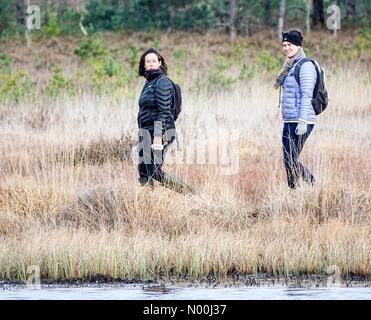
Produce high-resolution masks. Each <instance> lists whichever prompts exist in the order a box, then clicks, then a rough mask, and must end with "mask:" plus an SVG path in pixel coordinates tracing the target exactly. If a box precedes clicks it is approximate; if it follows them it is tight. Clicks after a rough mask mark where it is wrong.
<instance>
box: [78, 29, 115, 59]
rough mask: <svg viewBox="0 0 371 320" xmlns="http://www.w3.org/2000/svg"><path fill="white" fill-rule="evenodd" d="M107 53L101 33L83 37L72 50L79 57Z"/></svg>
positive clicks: (100, 55) (97, 55)
mask: <svg viewBox="0 0 371 320" xmlns="http://www.w3.org/2000/svg"><path fill="white" fill-rule="evenodd" d="M108 53H109V52H108V50H107V48H106V45H105V43H104V41H103V37H102V35H101V34H92V35H89V36H87V37H84V38H83V39H82V40H81V42H80V44H79V46H78V47H77V48H76V49H75V50H74V54H75V55H77V56H78V57H79V58H99V57H103V56H105V55H107V54H108Z"/></svg>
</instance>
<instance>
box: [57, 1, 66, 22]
mask: <svg viewBox="0 0 371 320" xmlns="http://www.w3.org/2000/svg"><path fill="white" fill-rule="evenodd" d="M65 6H66V1H65V0H59V6H58V21H60V20H61V19H62V17H63V15H64V11H65Z"/></svg>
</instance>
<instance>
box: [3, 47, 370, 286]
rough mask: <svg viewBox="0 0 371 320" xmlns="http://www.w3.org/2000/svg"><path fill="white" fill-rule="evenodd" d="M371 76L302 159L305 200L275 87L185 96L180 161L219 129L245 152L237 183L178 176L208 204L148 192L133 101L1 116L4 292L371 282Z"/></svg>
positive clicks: (357, 83) (180, 167) (336, 89)
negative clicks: (106, 280)
mask: <svg viewBox="0 0 371 320" xmlns="http://www.w3.org/2000/svg"><path fill="white" fill-rule="evenodd" d="M164 41H165V40H164ZM200 72H202V70H201V71H200ZM369 76H370V75H369V73H368V72H367V71H365V70H362V69H361V67H360V66H356V67H355V68H354V69H343V70H340V71H338V72H337V74H331V75H330V77H329V83H328V84H329V91H330V94H331V99H332V100H331V104H330V106H329V108H328V110H326V112H325V113H324V114H323V115H321V116H320V117H318V123H317V124H316V126H315V129H314V131H313V133H312V135H311V137H310V138H309V140H308V142H307V144H306V146H305V148H304V151H303V154H302V159H303V162H304V163H305V164H306V165H307V166H308V167H309V168H310V169H311V170H312V171H313V172H314V174H315V176H316V178H317V185H316V186H315V187H314V188H311V187H309V186H306V185H303V186H301V187H300V188H298V189H297V190H295V191H290V190H288V188H287V186H286V182H285V175H284V171H283V163H282V160H281V129H282V128H281V126H282V124H281V119H280V114H279V110H278V109H277V92H276V91H274V90H273V89H272V85H271V84H272V83H271V82H272V79H270V80H269V81H266V80H264V79H260V80H253V81H249V82H241V83H240V84H238V85H237V86H236V88H235V89H233V90H231V91H226V92H216V93H214V94H208V95H206V94H203V92H200V93H189V92H188V91H187V90H184V105H185V107H184V108H185V109H184V113H183V114H182V116H181V118H180V120H179V122H178V131H179V133H180V134H183V136H184V137H186V138H185V139H184V140H183V142H182V145H181V148H183V149H184V148H187V146H188V145H190V144H191V143H192V142H193V140H192V138H190V136H187V133H189V132H190V131H191V130H192V133H194V134H196V135H197V134H198V137H199V138H201V139H202V137H203V134H204V133H205V131H206V129H212V130H217V129H220V128H222V129H226V130H231V129H235V130H238V132H239V138H240V140H239V145H238V156H239V170H238V173H237V174H236V175H231V176H224V175H221V173H220V172H221V170H220V169H221V167H220V166H218V165H216V166H215V165H208V164H206V165H184V164H171V165H170V164H169V163H166V162H165V163H166V164H165V166H164V168H165V169H166V170H171V171H173V172H175V173H177V174H178V175H180V176H182V177H183V178H184V179H185V180H187V181H188V182H190V183H191V184H193V185H194V186H195V187H196V188H197V190H198V191H199V194H198V195H196V196H183V195H179V194H177V193H174V192H172V191H170V190H168V189H165V188H163V187H160V186H159V185H158V186H156V188H155V191H154V192H151V191H150V190H146V189H144V190H143V189H141V188H140V187H139V186H138V184H137V181H136V175H137V173H136V167H135V165H134V164H133V163H132V161H131V147H132V146H133V145H134V143H135V140H136V134H137V132H136V131H137V128H136V112H137V102H136V101H135V100H133V99H131V98H127V99H126V97H123V99H122V100H121V101H119V102H118V101H117V99H110V97H96V96H94V95H91V94H82V95H79V96H76V97H75V98H67V97H63V98H61V99H59V100H58V99H57V100H55V101H53V105H51V106H48V105H44V104H43V103H42V101H40V102H39V103H38V104H37V105H36V106H35V105H28V104H27V103H23V104H22V106H20V107H19V108H17V109H14V110H12V111H11V112H9V110H8V111H6V106H2V108H3V110H5V111H4V112H2V116H1V120H0V135H1V141H2V142H1V145H0V279H19V280H23V281H24V280H26V279H27V276H28V275H27V267H28V266H29V265H39V266H40V268H41V277H42V279H46V278H48V279H53V280H58V279H62V278H74V277H91V276H94V275H98V274H104V275H107V276H112V277H115V278H117V277H120V278H124V277H128V278H157V277H158V276H160V275H175V276H182V275H188V276H191V277H196V278H197V277H202V276H206V275H214V276H219V277H225V276H228V275H231V274H236V273H238V274H246V273H249V274H250V273H259V272H268V273H270V274H281V275H287V274H298V273H325V272H326V270H327V268H328V267H329V266H331V265H337V266H339V268H340V269H341V271H342V272H343V273H344V274H350V273H357V274H362V275H365V276H370V274H371V255H370V252H371V228H370V227H371V220H370V217H371V166H370V165H371V160H370V159H371V148H370V147H371V139H370V119H371V104H370V101H371V85H370V82H369V81H368V80H367V78H368V77H369ZM185 81H187V80H185ZM185 87H187V86H185ZM138 88H139V87H138ZM138 94H139V92H138ZM187 137H188V138H187ZM215 139H216V138H215V136H214V135H211V136H209V140H208V143H215ZM179 152H181V151H179V150H176V148H174V150H172V151H171V152H170V153H169V155H168V157H169V159H170V158H171V157H172V156H174V155H176V154H177V153H179Z"/></svg>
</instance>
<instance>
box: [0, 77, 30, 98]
mask: <svg viewBox="0 0 371 320" xmlns="http://www.w3.org/2000/svg"><path fill="white" fill-rule="evenodd" d="M34 96H35V92H34V87H33V83H32V82H31V80H30V78H29V77H28V72H27V71H26V70H19V71H17V72H12V73H9V74H1V75H0V101H1V102H4V103H19V102H21V101H22V100H23V99H25V98H27V99H30V98H31V99H33V98H34Z"/></svg>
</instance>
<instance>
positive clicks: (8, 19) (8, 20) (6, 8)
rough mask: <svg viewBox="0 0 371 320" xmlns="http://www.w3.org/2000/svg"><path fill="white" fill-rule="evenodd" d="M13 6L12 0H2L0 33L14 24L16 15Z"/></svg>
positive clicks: (0, 1) (0, 4) (0, 6)
mask: <svg viewBox="0 0 371 320" xmlns="http://www.w3.org/2000/svg"><path fill="white" fill-rule="evenodd" d="M12 7H13V3H12V2H11V1H8V0H0V35H2V34H3V32H5V31H6V30H8V29H10V28H12V27H13V25H14V20H15V15H14V10H13V8H12ZM12 22H13V23H12Z"/></svg>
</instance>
